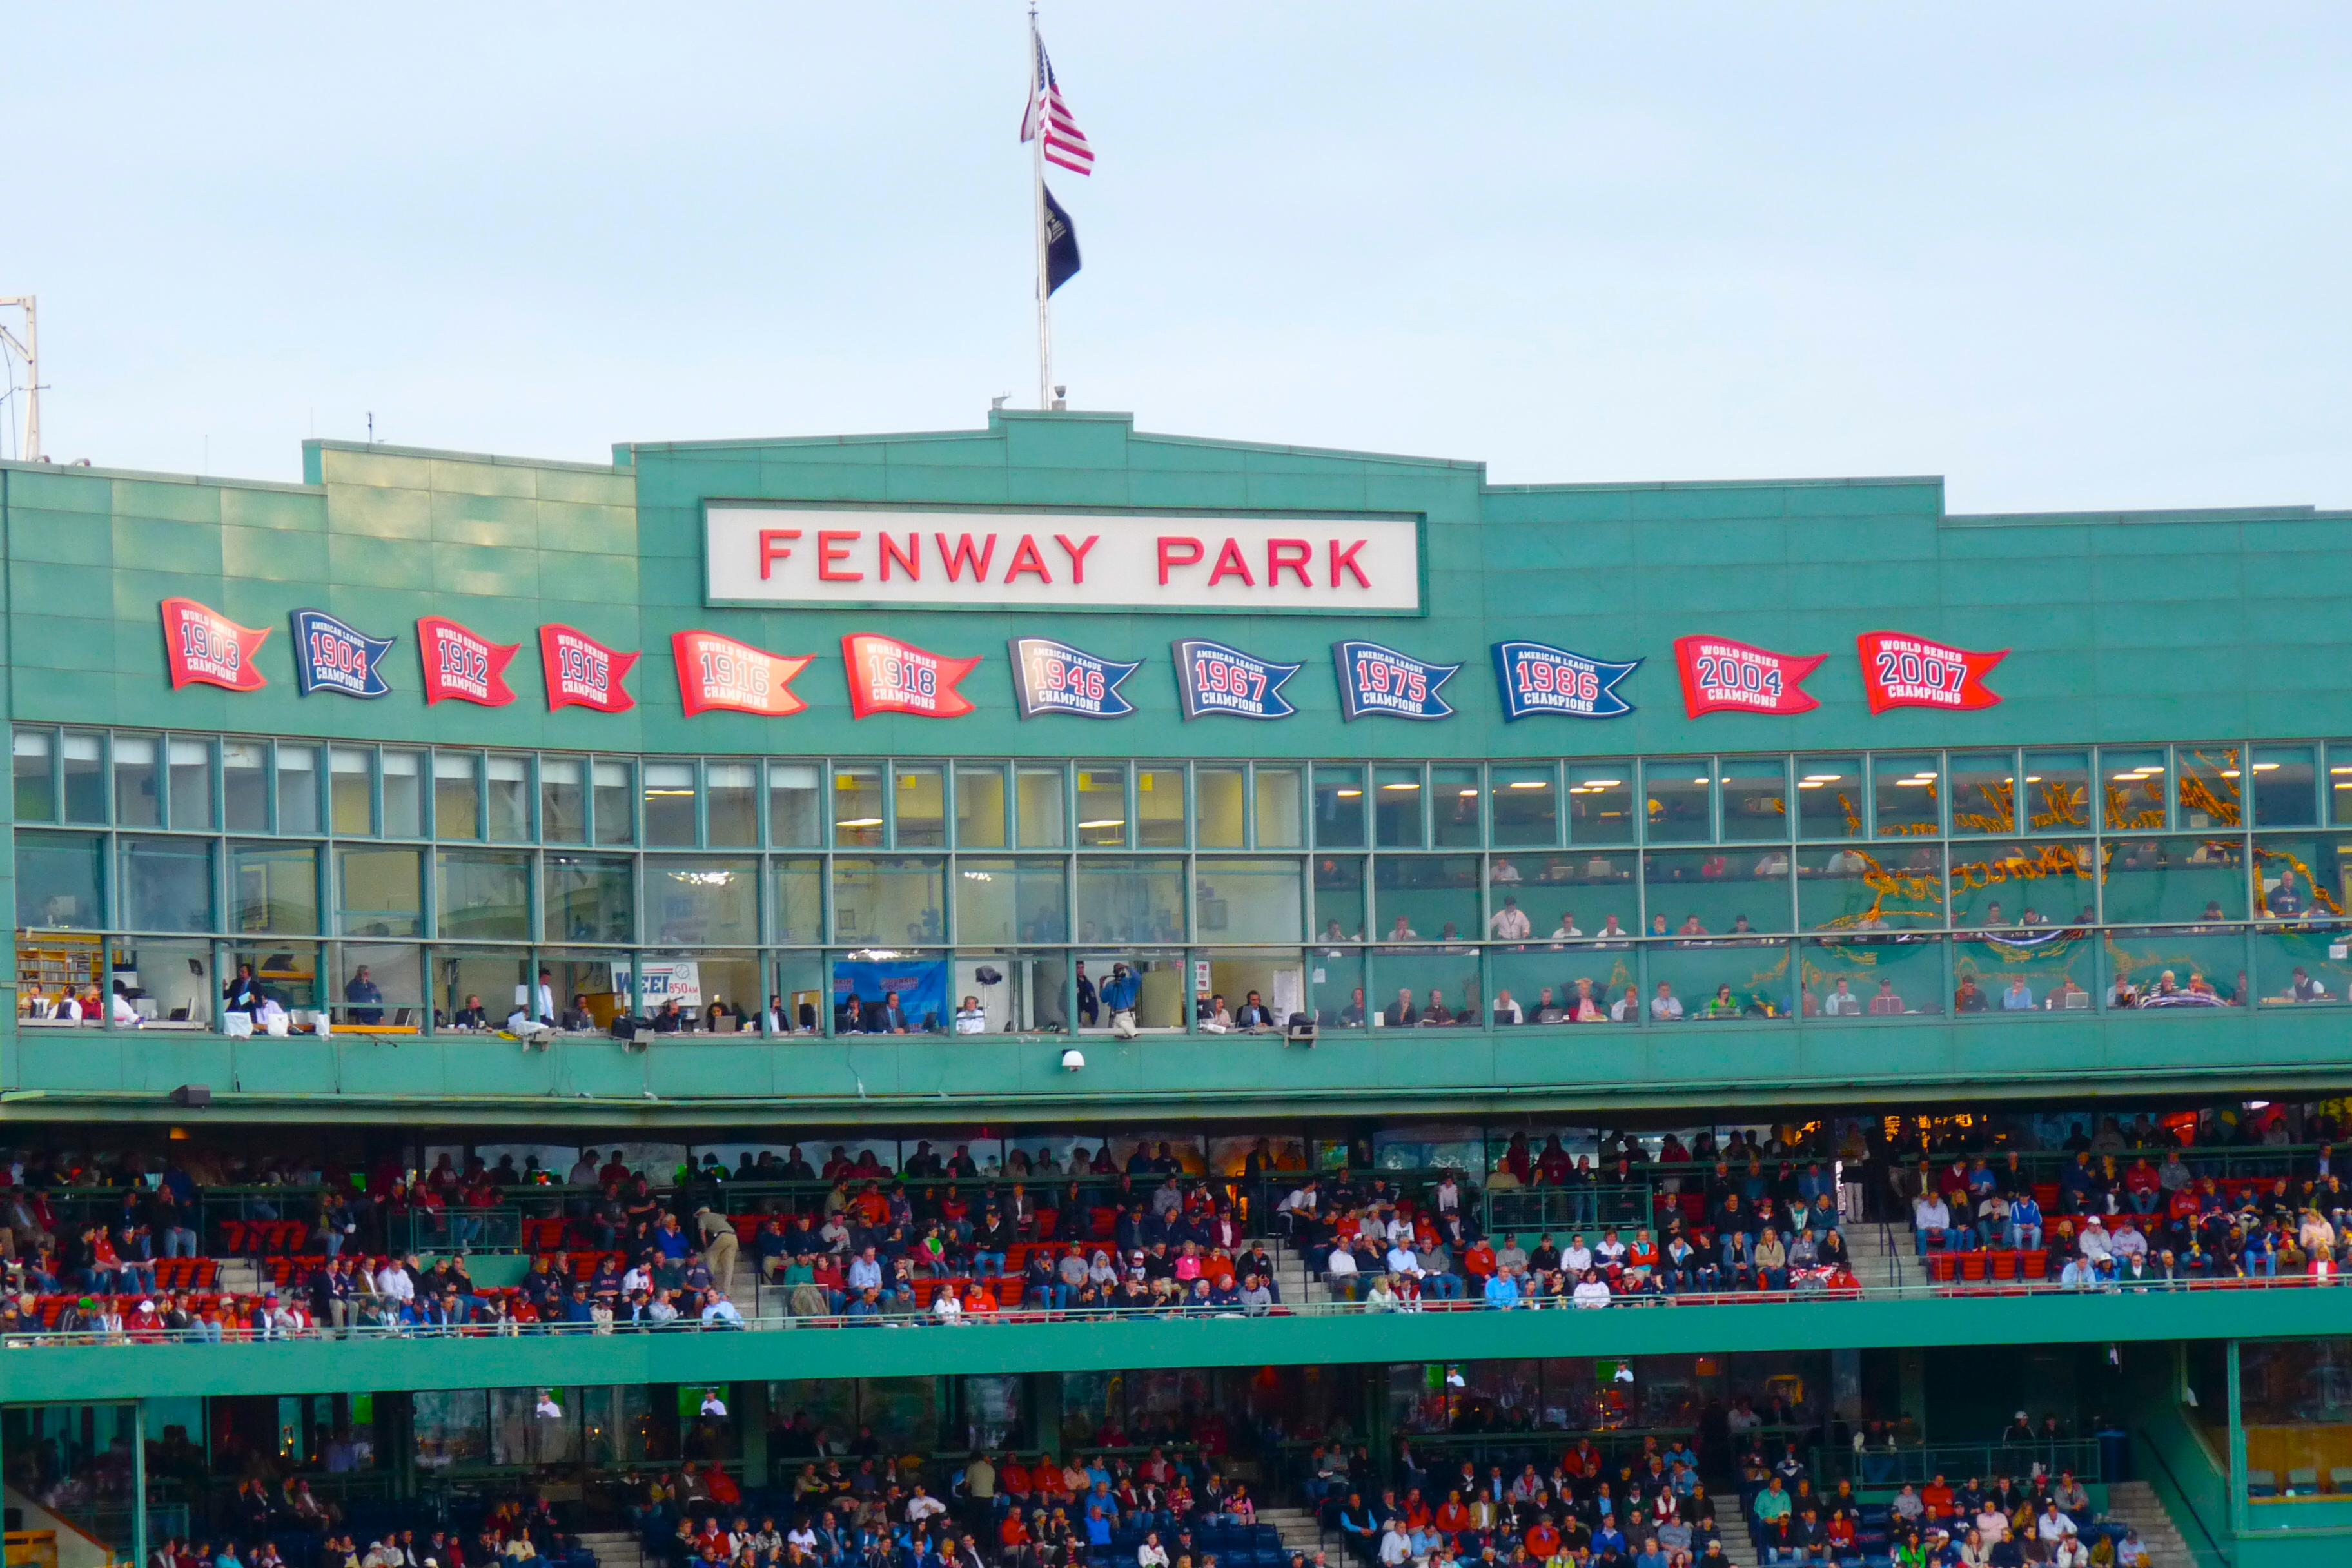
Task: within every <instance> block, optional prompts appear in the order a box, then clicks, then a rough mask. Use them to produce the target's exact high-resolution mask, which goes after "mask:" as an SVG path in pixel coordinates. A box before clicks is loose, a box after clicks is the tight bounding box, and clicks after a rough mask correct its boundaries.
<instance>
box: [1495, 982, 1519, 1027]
mask: <svg viewBox="0 0 2352 1568" xmlns="http://www.w3.org/2000/svg"><path fill="white" fill-rule="evenodd" d="M1495 1022H1496V1023H1497V1024H1523V1023H1525V1022H1527V1014H1526V1013H1525V1012H1524V1011H1522V1010H1521V1009H1520V1007H1519V1004H1518V1002H1517V999H1516V998H1514V997H1513V996H1512V995H1511V993H1510V991H1509V989H1508V988H1507V987H1506V988H1505V989H1503V990H1501V991H1497V992H1496V993H1495Z"/></svg>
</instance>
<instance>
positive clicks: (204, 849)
mask: <svg viewBox="0 0 2352 1568" xmlns="http://www.w3.org/2000/svg"><path fill="white" fill-rule="evenodd" d="M122 923H123V924H124V925H126V926H129V927H130V928H131V929H132V930H134V931H210V930H212V929H213V847H212V844H211V842H210V841H209V840H206V839H194V838H126V839H124V840H122Z"/></svg>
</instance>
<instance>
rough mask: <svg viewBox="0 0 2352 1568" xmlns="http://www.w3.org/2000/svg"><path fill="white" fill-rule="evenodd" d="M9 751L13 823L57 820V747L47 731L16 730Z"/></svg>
mask: <svg viewBox="0 0 2352 1568" xmlns="http://www.w3.org/2000/svg"><path fill="white" fill-rule="evenodd" d="M11 751H12V752H13V754H14V756H15V757H16V820H17V821H19V822H54V821H56V820H57V816H58V781H57V744H56V740H55V737H54V736H52V735H51V734H50V732H49V731H47V730H19V731H16V737H15V740H14V742H13V743H12V746H11Z"/></svg>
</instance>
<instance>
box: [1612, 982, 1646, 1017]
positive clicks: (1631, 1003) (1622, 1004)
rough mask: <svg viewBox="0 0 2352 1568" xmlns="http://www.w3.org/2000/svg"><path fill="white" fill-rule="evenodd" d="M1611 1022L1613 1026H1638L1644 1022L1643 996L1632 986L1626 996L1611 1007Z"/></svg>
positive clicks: (1627, 990) (1626, 990) (1627, 989)
mask: <svg viewBox="0 0 2352 1568" xmlns="http://www.w3.org/2000/svg"><path fill="white" fill-rule="evenodd" d="M1609 1021H1610V1022H1611V1023H1612V1024H1638V1023H1640V1022H1641V1021H1642V994H1641V993H1640V992H1639V991H1636V990H1634V989H1633V987H1632V986H1631V985H1628V986H1627V987H1625V994H1624V995H1622V996H1620V997H1619V998H1618V999H1617V1000H1616V1001H1614V1002H1612V1003H1611V1004H1610V1005H1609Z"/></svg>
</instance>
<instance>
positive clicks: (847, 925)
mask: <svg viewBox="0 0 2352 1568" xmlns="http://www.w3.org/2000/svg"><path fill="white" fill-rule="evenodd" d="M945 879H946V871H945V863H944V862H942V861H940V860H938V859H936V858H929V857H919V856H908V857H904V858H874V859H866V860H850V859H841V860H835V862H834V863H833V931H834V935H835V937H836V938H838V939H839V940H841V941H843V942H881V943H886V944H887V945H890V946H893V947H895V946H898V944H900V943H902V942H903V943H907V944H909V945H919V944H924V943H930V942H939V941H940V940H942V939H943V938H944V937H945V936H946V935H947V916H946V912H945V908H946V891H947V889H946V888H945V886H944V883H945Z"/></svg>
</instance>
